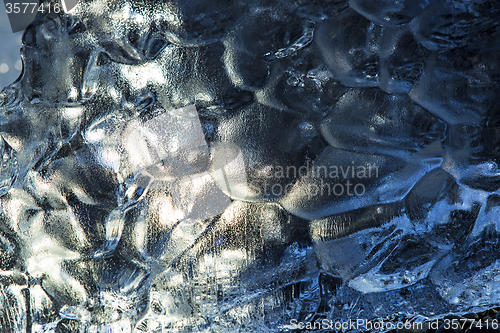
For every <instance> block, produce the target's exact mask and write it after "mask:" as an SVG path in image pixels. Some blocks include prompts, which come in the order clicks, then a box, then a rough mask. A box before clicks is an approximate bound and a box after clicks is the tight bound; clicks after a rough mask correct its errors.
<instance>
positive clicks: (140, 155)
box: [123, 105, 208, 173]
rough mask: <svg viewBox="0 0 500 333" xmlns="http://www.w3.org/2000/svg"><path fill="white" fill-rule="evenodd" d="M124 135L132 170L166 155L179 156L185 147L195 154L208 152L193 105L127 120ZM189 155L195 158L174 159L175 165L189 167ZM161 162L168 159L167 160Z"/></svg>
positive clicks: (146, 165) (166, 156) (155, 161)
mask: <svg viewBox="0 0 500 333" xmlns="http://www.w3.org/2000/svg"><path fill="white" fill-rule="evenodd" d="M123 139H124V141H123V142H124V148H125V150H126V151H127V153H128V155H129V163H130V168H131V170H130V171H132V172H131V173H133V171H135V170H139V169H143V168H146V167H148V166H150V165H154V164H157V163H158V162H160V161H162V160H165V159H167V158H173V157H178V156H179V155H181V154H182V153H184V152H187V151H191V150H192V151H193V152H195V155H196V154H197V153H200V154H203V152H204V151H205V152H208V146H207V142H206V141H205V135H204V134H203V129H202V127H201V123H200V119H199V118H198V112H197V111H196V107H195V106H194V105H189V106H186V107H183V108H180V109H176V110H173V111H171V112H165V113H162V114H160V115H159V116H157V117H154V118H153V119H150V120H148V121H145V122H143V123H141V121H140V120H139V119H134V120H133V121H131V122H129V123H128V125H127V127H126V129H125V133H124V138H123ZM188 155H189V154H188ZM190 159H191V160H195V159H196V157H195V156H193V157H191V158H189V156H188V157H187V159H184V160H183V159H180V160H179V159H176V162H179V161H181V162H180V163H179V165H178V167H179V168H184V167H188V165H186V164H189V160H190ZM172 162H174V161H172ZM164 164H166V165H168V164H169V163H168V161H166V162H165V163H164Z"/></svg>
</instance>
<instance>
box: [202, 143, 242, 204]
mask: <svg viewBox="0 0 500 333" xmlns="http://www.w3.org/2000/svg"><path fill="white" fill-rule="evenodd" d="M211 175H212V177H213V178H214V179H215V181H216V182H217V184H218V185H219V186H220V188H221V189H222V191H223V192H224V193H225V194H227V195H228V196H230V197H231V198H233V199H239V200H245V199H246V198H247V197H248V196H249V195H250V194H251V193H250V189H249V187H248V181H247V175H246V171H245V161H244V159H243V154H242V152H241V150H240V148H239V147H238V146H237V145H235V144H230V143H223V144H222V143H221V144H218V145H214V146H213V147H212V169H211Z"/></svg>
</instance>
